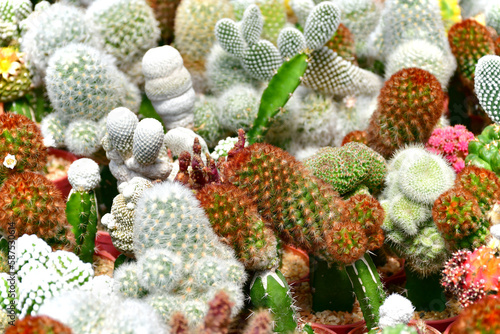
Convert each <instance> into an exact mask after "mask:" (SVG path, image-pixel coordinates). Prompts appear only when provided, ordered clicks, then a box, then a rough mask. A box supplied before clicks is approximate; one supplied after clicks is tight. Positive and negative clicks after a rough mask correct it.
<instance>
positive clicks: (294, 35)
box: [278, 27, 306, 59]
mask: <svg viewBox="0 0 500 334" xmlns="http://www.w3.org/2000/svg"><path fill="white" fill-rule="evenodd" d="M305 48H306V39H305V37H304V35H303V34H302V33H301V32H300V31H299V30H298V29H295V28H292V27H288V28H285V29H283V30H281V32H280V34H279V36H278V50H279V51H280V54H281V56H282V57H283V58H284V59H287V58H291V57H293V56H294V55H296V54H297V53H299V52H300V51H302V50H304V49H305Z"/></svg>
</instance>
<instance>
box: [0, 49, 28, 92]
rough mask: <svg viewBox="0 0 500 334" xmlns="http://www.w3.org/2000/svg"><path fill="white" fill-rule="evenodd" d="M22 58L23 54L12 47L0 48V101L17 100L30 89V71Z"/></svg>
mask: <svg viewBox="0 0 500 334" xmlns="http://www.w3.org/2000/svg"><path fill="white" fill-rule="evenodd" d="M24 58H25V57H24V54H22V53H20V52H17V51H16V50H15V49H14V48H10V47H9V48H0V62H2V69H1V70H0V73H1V74H2V76H1V77H0V102H10V101H14V100H17V99H19V98H20V97H22V96H24V95H25V94H26V93H27V92H28V91H29V90H30V89H31V79H30V72H29V70H28V68H27V67H26V64H25V60H24Z"/></svg>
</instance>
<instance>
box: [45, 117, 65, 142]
mask: <svg viewBox="0 0 500 334" xmlns="http://www.w3.org/2000/svg"><path fill="white" fill-rule="evenodd" d="M67 128H68V122H66V121H65V120H64V117H61V116H60V115H59V114H58V113H55V112H54V113H51V114H48V115H47V116H45V117H44V118H43V119H42V122H41V124H40V130H41V132H42V133H43V142H44V144H45V146H47V147H51V146H52V147H61V146H64V139H65V133H66V129H67Z"/></svg>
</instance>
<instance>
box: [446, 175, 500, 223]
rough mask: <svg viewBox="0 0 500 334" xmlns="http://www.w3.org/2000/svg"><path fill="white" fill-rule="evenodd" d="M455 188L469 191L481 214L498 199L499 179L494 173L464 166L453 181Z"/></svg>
mask: <svg viewBox="0 0 500 334" xmlns="http://www.w3.org/2000/svg"><path fill="white" fill-rule="evenodd" d="M455 186H458V187H463V188H464V189H466V190H467V191H469V192H470V193H471V194H472V195H473V196H474V197H475V198H476V200H477V202H478V203H479V207H480V208H481V211H482V212H483V214H485V213H487V212H488V211H490V210H491V208H492V207H493V205H494V204H495V203H496V201H498V200H499V199H500V179H499V178H498V176H496V174H495V173H493V172H492V171H489V170H487V169H484V168H480V167H477V166H466V167H465V168H464V169H463V170H462V171H461V172H460V173H458V174H457V178H456V179H455Z"/></svg>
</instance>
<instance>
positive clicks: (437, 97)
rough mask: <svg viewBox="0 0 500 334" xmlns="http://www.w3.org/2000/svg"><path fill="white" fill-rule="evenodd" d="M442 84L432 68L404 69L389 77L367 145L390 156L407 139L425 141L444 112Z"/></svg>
mask: <svg viewBox="0 0 500 334" xmlns="http://www.w3.org/2000/svg"><path fill="white" fill-rule="evenodd" d="M443 101H444V95H443V91H442V89H441V84H440V83H439V82H438V81H437V79H436V77H434V76H433V75H432V74H430V73H429V72H427V71H425V70H422V69H418V68H409V69H403V70H401V71H399V72H397V73H396V74H394V75H393V76H392V77H391V78H390V79H389V80H387V81H386V82H385V84H384V87H383V88H382V90H381V92H380V95H379V97H378V102H379V104H378V108H377V110H376V111H375V112H374V113H373V115H372V117H371V119H370V125H369V126H368V129H367V136H368V146H370V147H371V148H372V149H374V150H375V151H377V152H379V153H380V154H382V155H383V156H384V157H386V158H387V157H390V156H391V154H392V153H393V152H394V151H395V150H397V149H398V148H399V147H402V146H403V145H405V144H408V143H413V142H417V143H419V142H420V143H426V142H427V140H428V139H429V137H430V136H431V133H432V130H433V129H434V127H435V126H436V124H437V123H438V121H439V118H440V117H441V114H442V112H443Z"/></svg>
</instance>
